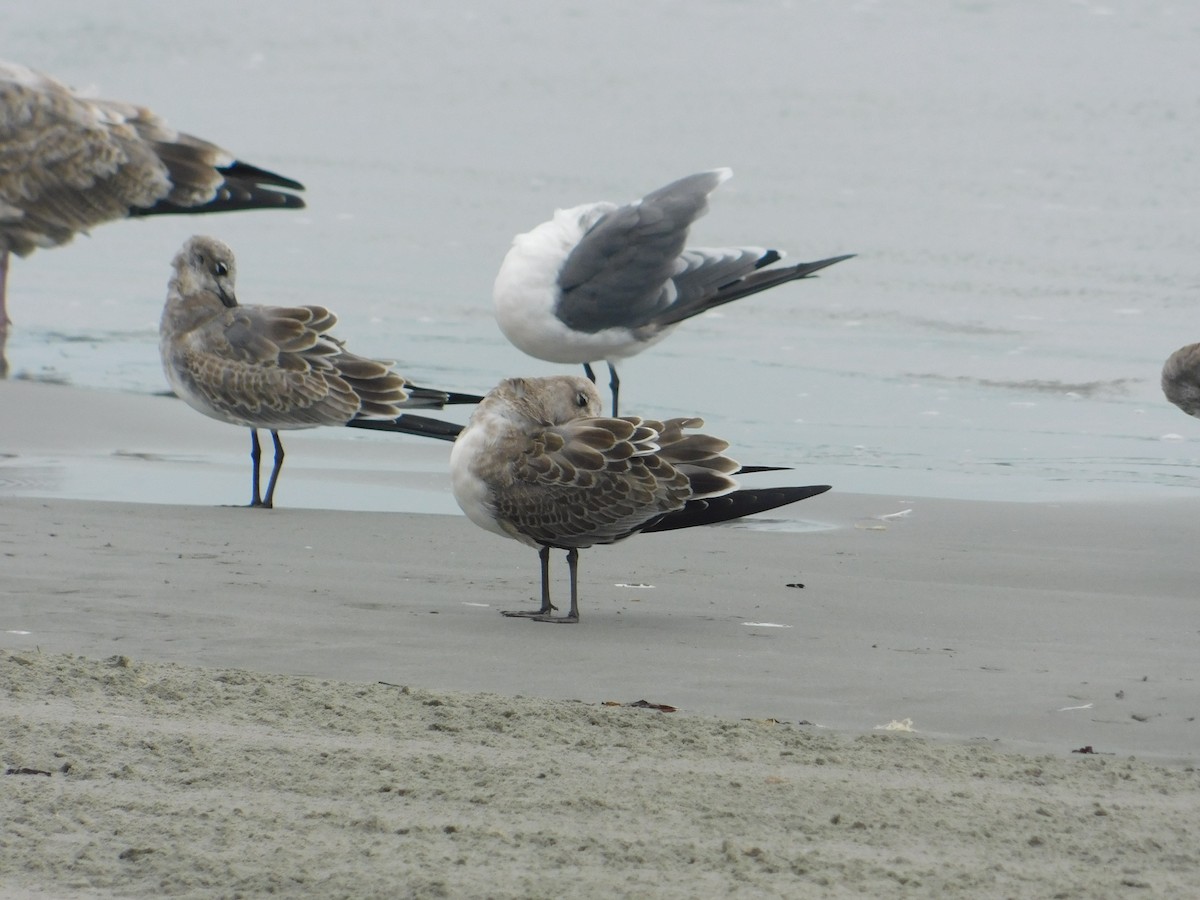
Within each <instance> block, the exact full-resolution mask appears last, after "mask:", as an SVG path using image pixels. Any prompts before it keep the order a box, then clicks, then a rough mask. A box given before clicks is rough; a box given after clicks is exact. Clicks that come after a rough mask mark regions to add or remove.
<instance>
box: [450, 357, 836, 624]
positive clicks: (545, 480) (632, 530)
mask: <svg viewBox="0 0 1200 900" xmlns="http://www.w3.org/2000/svg"><path fill="white" fill-rule="evenodd" d="M600 413H601V398H600V393H599V391H597V389H596V386H595V385H594V384H593V383H592V382H591V381H589V380H588V379H586V378H581V377H577V376H567V375H562V376H553V377H549V378H508V379H505V380H504V381H502V382H501V383H500V384H499V385H498V386H497V387H496V388H494V389H493V390H492V391H491V392H490V393H488V394H487V396H485V397H484V398H483V400H482V401H480V403H479V405H478V406H477V407H476V409H475V411H474V413H472V415H471V420H470V422H469V423H468V424H467V427H466V428H465V429H464V430H463V432H462V433H461V434H460V435H459V437H458V440H457V441H456V442H455V444H454V449H453V450H452V451H451V453H450V472H451V481H452V485H453V489H454V498H455V500H457V501H458V505H459V506H460V507H462V510H463V511H464V512H465V513H466V514H467V516H468V517H469V518H470V519H471V521H473V522H474V523H475V524H476V525H479V526H480V527H481V528H485V529H487V530H488V531H492V532H495V533H496V534H499V535H502V536H504V537H509V538H513V539H514V540H518V541H520V542H522V543H524V544H527V545H529V546H531V547H537V548H538V555H539V558H540V560H541V571H542V598H541V606H540V608H539V609H537V610H519V611H506V612H505V613H504V615H506V616H526V617H530V618H533V619H535V620H536V621H539V622H564V623H569V622H577V621H579V586H578V562H579V551H580V549H582V548H585V547H591V546H593V545H595V544H611V543H614V542H616V541H620V540H623V539H625V538H628V537H631V536H633V535H635V534H638V533H639V532H642V531H650V530H668V529H670V528H675V527H689V526H691V525H697V524H707V523H709V522H713V521H720V520H723V519H728V518H735V517H738V516H741V515H747V514H749V513H751V512H757V511H761V510H763V509H768V508H772V507H774V506H780V505H783V504H784V503H790V502H794V501H795V500H798V499H803V498H804V497H811V496H814V495H815V494H818V493H821V492H822V491H825V490H828V487H827V486H825V485H819V486H812V487H805V488H790V489H788V488H785V489H779V490H778V492H777V495H776V494H771V499H770V501H769V502H768V501H767V499H766V498H767V494H766V493H761V492H745V495H746V496H742V497H737V498H734V501H732V502H731V503H730V504H729V505H728V509H727V510H725V511H724V512H722V513H720V514H716V515H714V513H717V512H718V510H717V509H716V508H715V507H714V508H713V509H709V508H708V504H709V503H711V502H715V501H714V500H713V499H710V498H720V499H724V498H726V497H732V496H733V495H734V494H735V493H742V492H737V491H736V489H737V486H738V485H737V482H736V481H735V480H734V479H733V478H732V477H731V476H732V475H733V474H734V473H735V472H737V471H738V469H739V466H738V463H736V462H735V461H734V460H732V459H730V458H729V457H727V456H725V455H724V451H725V450H726V449H727V448H728V446H729V444H728V442H726V441H723V440H721V439H719V438H715V437H710V436H709V435H706V434H698V433H694V432H693V431H692V429H695V428H700V427H702V426H703V425H704V422H703V420H702V419H699V418H677V419H669V420H667V421H665V422H658V421H653V420H650V419H642V418H638V417H636V416H626V417H622V418H609V417H605V416H602V415H601V414H600ZM676 516H677V517H679V518H678V520H676V521H671V519H672V517H676ZM552 547H555V548H558V549H560V550H566V551H567V565H568V567H569V569H570V580H571V608H570V611H569V612H568V614H567V615H565V616H555V615H553V612H552V611H553V609H554V607H553V605H552V604H551V602H550V586H549V566H550V563H549V560H550V549H551V548H552Z"/></svg>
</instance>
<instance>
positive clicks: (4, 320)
mask: <svg viewBox="0 0 1200 900" xmlns="http://www.w3.org/2000/svg"><path fill="white" fill-rule="evenodd" d="M7 291H8V251H7V250H0V378H4V377H5V376H7V375H8V357H7V356H5V354H4V345H5V344H7V343H8V325H9V321H10V320H9V318H8V302H7V297H8V294H7Z"/></svg>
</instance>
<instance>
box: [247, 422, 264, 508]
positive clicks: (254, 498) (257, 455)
mask: <svg viewBox="0 0 1200 900" xmlns="http://www.w3.org/2000/svg"><path fill="white" fill-rule="evenodd" d="M260 459H262V448H261V447H260V446H258V429H257V428H251V429H250V466H251V470H250V471H251V473H252V475H251V479H250V481H251V484H252V485H253V487H252V489H251V495H250V505H251V506H262V495H261V494H260V493H259V492H258V462H259V460H260Z"/></svg>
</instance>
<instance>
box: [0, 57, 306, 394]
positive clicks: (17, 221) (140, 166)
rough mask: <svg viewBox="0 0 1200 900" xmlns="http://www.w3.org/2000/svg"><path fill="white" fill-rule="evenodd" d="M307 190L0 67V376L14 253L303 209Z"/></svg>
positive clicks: (148, 121)
mask: <svg viewBox="0 0 1200 900" xmlns="http://www.w3.org/2000/svg"><path fill="white" fill-rule="evenodd" d="M274 188H285V189H287V190H293V191H300V190H303V189H304V187H303V185H301V184H300V183H299V182H297V181H293V180H292V179H291V178H285V177H283V176H282V175H276V174H275V173H274V172H268V171H266V170H265V169H259V168H257V167H255V166H252V165H248V164H247V163H243V162H241V161H239V160H238V159H236V158H235V157H234V155H233V154H232V153H230V152H229V151H227V150H223V149H222V148H220V147H218V146H217V145H216V144H211V143H209V142H208V141H204V140H201V139H200V138H196V137H192V136H191V135H189V134H182V133H180V132H178V131H175V130H174V129H173V128H171V127H170V126H169V125H167V123H166V122H164V121H163V120H162V119H160V118H159V117H158V116H157V115H155V114H154V113H153V112H151V111H150V110H148V109H145V108H143V107H140V106H134V105H132V104H129V103H122V102H117V101H112V100H96V99H91V98H88V97H84V96H81V95H80V94H78V93H76V92H75V91H74V90H72V89H71V88H69V87H67V86H66V85H65V84H63V83H61V82H59V81H56V80H55V79H53V78H51V77H49V76H47V75H43V74H41V73H40V72H35V71H34V70H32V69H29V68H27V67H25V66H22V65H19V64H17V63H10V62H0V375H3V374H4V368H5V364H4V341H5V338H6V337H7V334H8V325H9V318H8V313H7V304H6V300H5V291H6V282H7V275H8V257H9V253H15V254H16V255H17V256H28V255H29V254H30V253H32V252H33V251H34V250H35V249H37V248H38V247H55V246H58V245H59V244H65V243H67V242H68V241H70V240H71V239H72V238H73V237H75V235H77V234H79V233H80V232H87V231H88V230H89V229H91V228H92V227H93V226H95V225H99V224H101V223H103V222H110V221H112V220H114V219H124V218H127V217H130V216H153V215H161V214H166V213H206V212H227V211H233V210H241V209H285V208H286V209H298V208H300V207H303V206H304V201H303V200H301V199H300V198H299V197H297V196H295V195H294V194H290V193H287V192H286V190H285V191H280V190H274Z"/></svg>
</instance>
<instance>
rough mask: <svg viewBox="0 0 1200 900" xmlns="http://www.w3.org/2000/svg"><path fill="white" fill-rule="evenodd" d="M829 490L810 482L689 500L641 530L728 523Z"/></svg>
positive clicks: (663, 529)
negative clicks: (796, 485)
mask: <svg viewBox="0 0 1200 900" xmlns="http://www.w3.org/2000/svg"><path fill="white" fill-rule="evenodd" d="M829 489H830V485H828V484H809V485H803V486H799V487H779V488H763V489H754V490H739V491H734V492H733V493H732V494H726V495H725V496H723V497H711V498H709V499H707V500H689V501H688V502H687V505H686V506H684V508H683V509H678V510H676V511H675V512H671V513H667V514H666V515H665V516H663V517H662V518H661V519H659V520H657V521H656V522H653V523H652V524H650V525H647V526H646V527H645V528H643V529H642V532H643V533H650V532H653V531H674V530H675V529H677V528H695V527H696V526H697V525H715V524H717V523H718V522H729V521H731V520H733V519H741V518H744V517H746V516H751V515H754V514H755V513H760V512H766V511H767V510H771V509H778V508H779V507H780V506H787V505H788V504H789V503H798V502H799V501H801V500H807V499H808V498H809V497H815V496H817V495H818V494H823V493H825V492H826V491H827V490H829Z"/></svg>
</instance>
